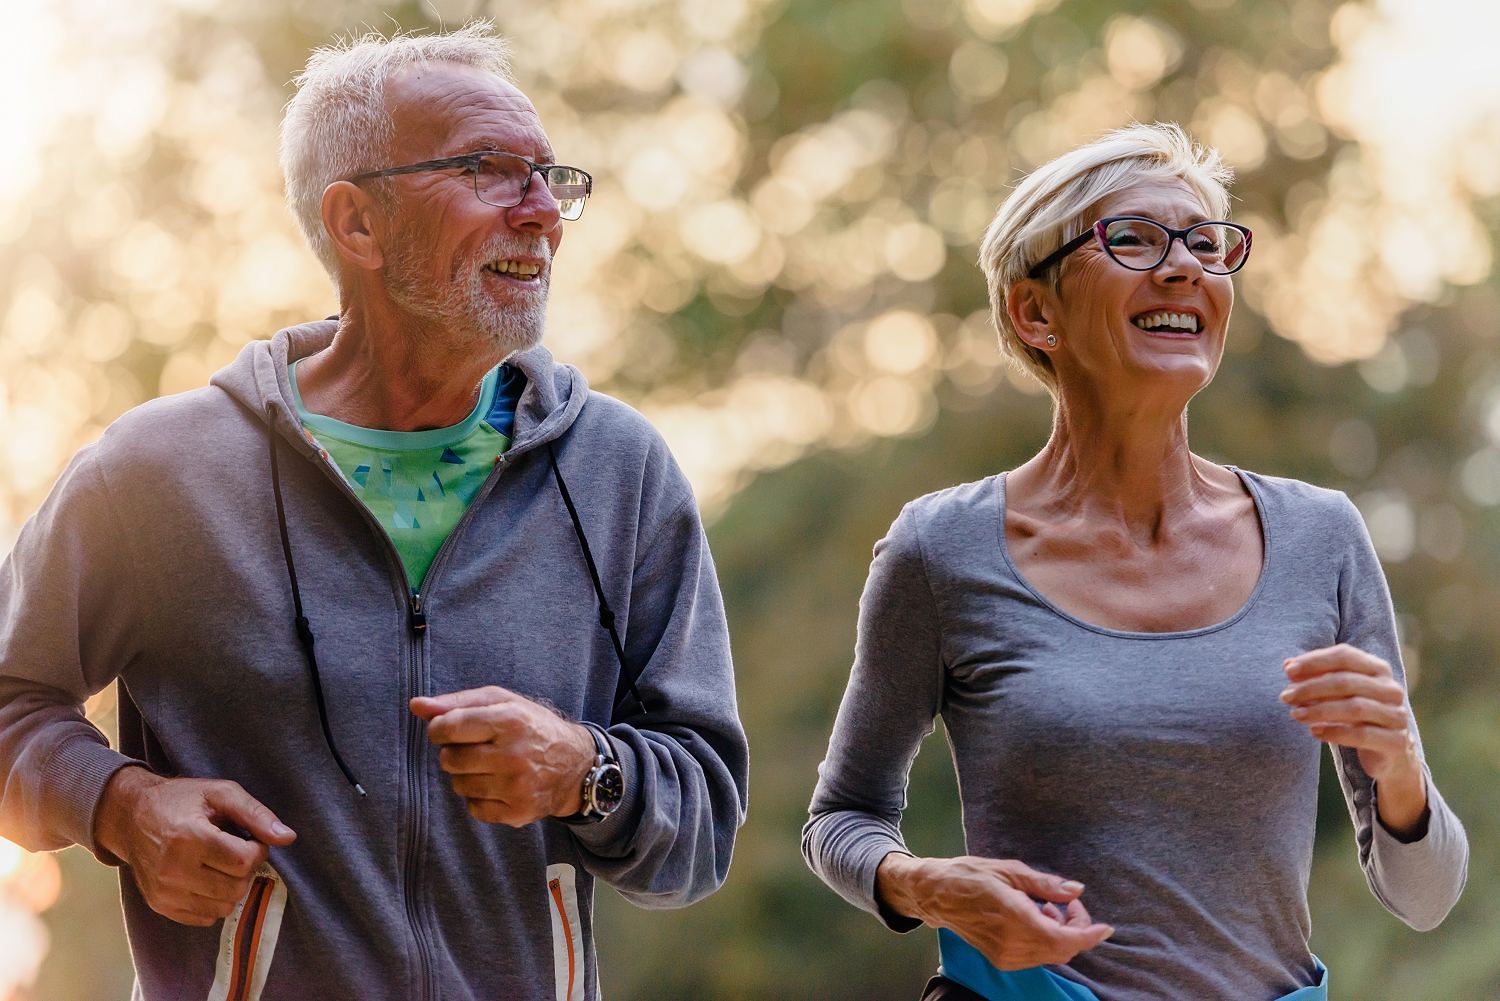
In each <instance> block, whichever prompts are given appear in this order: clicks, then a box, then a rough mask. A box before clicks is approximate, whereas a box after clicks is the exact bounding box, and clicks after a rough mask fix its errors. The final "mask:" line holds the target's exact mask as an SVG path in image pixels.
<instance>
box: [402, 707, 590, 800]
mask: <svg viewBox="0 0 1500 1001" xmlns="http://www.w3.org/2000/svg"><path fill="white" fill-rule="evenodd" d="M411 711H412V712H413V713H415V714H416V715H417V716H419V717H421V718H422V719H424V720H427V721H428V725H427V737H428V739H429V740H431V741H432V742H433V743H434V744H436V745H437V746H438V747H441V748H442V752H441V753H440V754H439V757H438V761H439V763H440V764H441V765H442V768H443V771H445V772H447V773H448V774H449V775H451V776H453V791H454V792H456V793H458V794H459V795H460V796H462V797H463V798H464V799H465V800H467V801H468V804H469V813H470V814H471V815H472V816H473V817H474V818H475V819H476V820H485V821H489V822H490V823H492V824H509V825H510V826H511V827H524V826H525V825H527V824H529V823H531V822H532V821H534V820H540V819H542V818H543V817H569V816H572V815H573V814H575V813H577V812H578V811H579V810H581V809H582V808H583V777H584V775H585V774H586V773H587V772H588V769H589V766H590V765H592V764H593V763H594V755H595V753H596V752H595V748H594V738H593V737H592V736H590V735H589V731H588V729H587V728H586V727H583V726H580V725H579V724H577V723H572V722H569V721H568V720H565V719H563V718H562V717H560V716H558V715H557V714H556V713H554V712H553V711H552V710H550V709H548V708H547V707H545V706H542V705H538V704H537V703H535V702H532V701H531V700H530V699H527V698H524V697H522V696H520V695H517V694H516V693H515V692H511V691H507V690H506V689H504V688H499V687H496V686H494V685H489V686H486V687H484V688H473V689H469V690H468V691H464V692H452V693H450V694H447V695H439V696H437V697H435V698H427V697H425V696H424V697H421V698H415V699H412V700H411Z"/></svg>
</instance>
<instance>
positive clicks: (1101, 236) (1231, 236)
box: [1026, 215, 1250, 278]
mask: <svg viewBox="0 0 1500 1001" xmlns="http://www.w3.org/2000/svg"><path fill="white" fill-rule="evenodd" d="M1091 239H1097V240H1098V241H1099V246H1100V247H1102V248H1103V249H1104V252H1105V253H1106V254H1108V255H1109V256H1110V257H1111V258H1112V259H1113V260H1114V262H1115V263H1116V264H1119V265H1121V266H1123V267H1127V268H1129V269H1130V270H1131V271H1151V270H1154V269H1155V268H1157V267H1159V266H1160V265H1161V263H1162V262H1163V261H1165V260H1166V259H1167V255H1168V254H1170V253H1171V252H1172V241H1173V240H1181V241H1182V245H1183V246H1184V247H1186V248H1187V249H1188V252H1189V253H1191V254H1192V255H1193V256H1194V257H1196V258H1197V259H1198V263H1199V264H1201V265H1202V266H1203V270H1204V271H1206V272H1208V273H1209V274H1211V275H1232V274H1234V273H1235V272H1236V271H1238V270H1239V269H1240V268H1243V267H1244V266H1245V261H1246V259H1247V258H1249V256H1250V231H1249V230H1248V229H1246V228H1245V227H1244V226H1240V225H1237V224H1235V223H1232V222H1200V223H1198V224H1196V225H1193V226H1189V227H1188V228H1187V229H1172V228H1170V227H1168V226H1163V225H1162V224H1161V223H1159V222H1157V221H1156V220H1154V219H1147V218H1146V217H1145V216H1136V215H1122V216H1110V217H1109V218H1108V219H1100V220H1099V221H1098V222H1096V223H1094V225H1093V228H1092V229H1089V230H1087V231H1085V232H1084V233H1082V234H1080V235H1079V236H1076V237H1074V238H1073V239H1072V240H1069V241H1068V242H1067V243H1065V244H1063V245H1062V246H1061V247H1059V248H1058V249H1057V252H1056V253H1054V254H1051V255H1050V256H1048V257H1047V258H1046V259H1044V260H1042V261H1040V262H1039V263H1037V264H1036V266H1034V267H1033V268H1032V269H1031V270H1030V271H1028V272H1026V277H1028V278H1040V277H1041V276H1042V275H1043V274H1044V273H1046V271H1047V269H1048V268H1050V267H1051V266H1052V265H1054V264H1056V263H1057V262H1058V261H1060V260H1062V259H1063V258H1064V257H1067V256H1068V255H1069V254H1071V253H1072V252H1073V251H1075V250H1077V249H1078V248H1079V247H1081V246H1083V245H1084V244H1085V243H1088V242H1089V240H1091Z"/></svg>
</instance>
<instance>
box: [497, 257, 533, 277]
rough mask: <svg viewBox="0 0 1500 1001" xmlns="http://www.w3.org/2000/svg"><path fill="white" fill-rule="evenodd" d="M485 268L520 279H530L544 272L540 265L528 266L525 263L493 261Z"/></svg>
mask: <svg viewBox="0 0 1500 1001" xmlns="http://www.w3.org/2000/svg"><path fill="white" fill-rule="evenodd" d="M485 267H486V268H488V269H489V270H491V271H493V272H495V273H496V274H499V275H515V276H517V277H518V278H530V277H532V276H534V275H537V274H539V273H541V270H542V266H541V265H540V264H527V263H526V262H524V261H491V262H490V263H488V264H486V265H485Z"/></svg>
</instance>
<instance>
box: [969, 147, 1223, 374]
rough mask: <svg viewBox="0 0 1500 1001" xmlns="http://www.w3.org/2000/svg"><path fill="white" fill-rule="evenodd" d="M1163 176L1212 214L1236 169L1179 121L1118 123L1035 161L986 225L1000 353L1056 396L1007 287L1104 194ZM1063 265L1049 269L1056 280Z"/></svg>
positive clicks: (1219, 210) (982, 257) (1077, 226)
mask: <svg viewBox="0 0 1500 1001" xmlns="http://www.w3.org/2000/svg"><path fill="white" fill-rule="evenodd" d="M1167 178H1177V179H1180V180H1182V181H1185V182H1186V183H1187V185H1188V187H1190V188H1191V189H1192V190H1193V192H1194V193H1195V194H1196V195H1197V196H1198V197H1199V198H1200V199H1201V200H1202V202H1203V207H1204V210H1205V211H1206V212H1207V213H1208V214H1209V215H1210V216H1212V217H1213V218H1216V219H1227V218H1228V216H1229V190H1228V188H1229V183H1230V182H1231V181H1232V180H1233V179H1234V171H1232V170H1231V169H1230V168H1229V167H1227V166H1226V165H1225V164H1224V161H1223V159H1222V158H1221V157H1220V156H1219V151H1218V150H1216V149H1213V148H1211V147H1207V146H1201V145H1199V144H1198V143H1195V142H1193V140H1192V139H1190V138H1189V137H1188V135H1187V133H1185V132H1183V131H1182V129H1181V128H1180V127H1178V126H1177V125H1174V124H1171V123H1165V122H1157V123H1156V124H1155V125H1139V124H1137V125H1131V126H1128V127H1127V128H1123V129H1116V130H1115V131H1113V132H1110V133H1108V134H1106V135H1105V136H1104V137H1103V138H1101V139H1098V140H1096V141H1094V142H1091V143H1089V144H1088V145H1086V146H1080V147H1078V148H1077V149H1075V150H1073V151H1072V152H1070V153H1064V154H1063V155H1062V156H1060V157H1058V158H1057V159H1056V160H1053V161H1051V162H1050V163H1046V164H1043V165H1042V166H1040V167H1038V168H1037V169H1036V170H1034V171H1032V172H1031V173H1030V174H1029V175H1027V177H1026V179H1025V180H1023V181H1022V182H1021V183H1020V184H1019V185H1018V186H1017V187H1016V190H1015V191H1014V192H1012V193H1011V195H1010V197H1009V198H1007V199H1006V200H1005V201H1004V203H1003V204H1001V206H1000V209H999V211H997V212H996V213H995V218H994V220H993V221H992V222H991V223H990V225H989V229H987V230H986V231H985V234H984V242H983V243H982V244H981V245H980V247H979V266H980V268H981V269H982V270H983V271H984V277H985V280H986V281H987V283H988V284H989V289H990V312H991V314H992V315H993V317H994V321H995V329H997V330H998V331H999V332H1000V352H1001V354H1003V355H1005V356H1006V357H1007V358H1009V359H1010V360H1011V361H1012V362H1013V363H1014V364H1015V365H1017V366H1019V367H1020V368H1021V369H1023V370H1024V371H1026V372H1029V373H1031V374H1032V375H1034V376H1036V378H1038V379H1039V380H1041V382H1042V384H1043V385H1044V386H1046V387H1047V389H1048V391H1049V392H1051V393H1052V394H1053V395H1054V396H1056V395H1057V377H1056V375H1055V374H1054V372H1053V371H1052V361H1051V359H1049V358H1048V357H1047V355H1046V353H1045V352H1043V351H1040V350H1038V349H1037V348H1034V347H1032V346H1031V345H1029V344H1027V343H1026V342H1025V341H1023V340H1021V338H1020V335H1019V334H1017V333H1016V330H1015V328H1014V327H1013V326H1011V322H1010V315H1009V313H1008V312H1007V311H1006V308H1005V296H1006V294H1007V293H1008V292H1009V291H1010V287H1011V286H1012V285H1014V284H1015V283H1016V282H1018V281H1021V280H1022V279H1023V278H1025V277H1026V273H1027V272H1028V271H1030V270H1031V269H1032V267H1034V266H1035V265H1036V263H1037V262H1038V261H1040V260H1043V259H1044V258H1046V257H1047V255H1048V254H1051V253H1052V252H1053V251H1055V250H1057V248H1059V247H1061V246H1062V245H1063V244H1064V243H1066V242H1068V241H1069V240H1071V239H1072V238H1073V237H1075V236H1077V235H1078V234H1079V233H1081V232H1083V230H1084V229H1085V228H1087V227H1088V226H1091V225H1093V223H1094V222H1095V221H1096V220H1094V219H1092V218H1089V217H1088V216H1089V212H1090V210H1091V209H1092V208H1093V207H1094V206H1095V205H1097V204H1098V203H1099V202H1100V201H1101V200H1102V199H1104V198H1107V197H1108V196H1110V195H1113V194H1116V193H1118V192H1120V191H1123V190H1125V189H1126V188H1129V187H1132V186H1134V185H1136V184H1139V183H1140V182H1142V181H1154V180H1163V179H1167ZM1065 263H1066V262H1063V264H1065ZM1063 264H1058V265H1054V266H1053V267H1052V268H1049V269H1048V276H1049V277H1050V278H1051V279H1052V280H1053V282H1054V283H1055V282H1056V281H1057V280H1058V279H1059V278H1060V277H1061V275H1062V268H1063Z"/></svg>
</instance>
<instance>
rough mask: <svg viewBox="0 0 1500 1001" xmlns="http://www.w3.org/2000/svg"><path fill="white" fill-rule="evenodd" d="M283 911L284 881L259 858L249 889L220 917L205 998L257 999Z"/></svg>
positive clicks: (217, 1000) (225, 1000)
mask: <svg viewBox="0 0 1500 1001" xmlns="http://www.w3.org/2000/svg"><path fill="white" fill-rule="evenodd" d="M284 913H286V882H285V881H284V880H283V879H282V878H281V876H280V874H278V873H277V872H276V870H275V869H272V868H271V866H270V864H269V863H266V862H262V863H261V864H260V866H259V868H257V869H256V870H255V876H254V878H253V879H252V880H251V881H250V892H249V893H247V894H245V899H243V900H241V901H240V902H239V903H238V904H237V905H235V908H234V913H233V914H231V915H229V917H227V918H225V919H224V927H223V929H222V930H221V931H220V932H219V961H218V966H217V969H216V972H215V975H214V985H213V988H212V989H211V990H210V991H209V992H208V1001H260V992H261V991H262V990H264V989H265V986H266V974H267V973H269V972H270V970H271V958H272V957H273V956H274V955H275V954H276V939H277V937H278V936H279V935H280V934H281V916H282V915H283V914H284Z"/></svg>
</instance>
